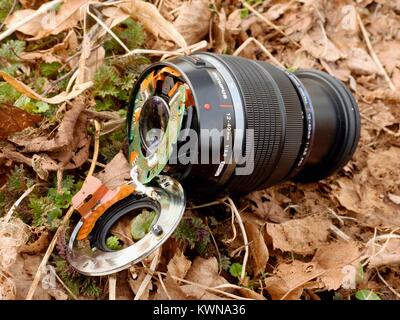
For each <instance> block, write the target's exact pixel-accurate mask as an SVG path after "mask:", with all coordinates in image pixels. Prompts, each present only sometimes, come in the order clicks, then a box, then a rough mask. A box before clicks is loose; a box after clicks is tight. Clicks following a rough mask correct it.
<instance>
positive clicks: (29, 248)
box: [19, 230, 50, 254]
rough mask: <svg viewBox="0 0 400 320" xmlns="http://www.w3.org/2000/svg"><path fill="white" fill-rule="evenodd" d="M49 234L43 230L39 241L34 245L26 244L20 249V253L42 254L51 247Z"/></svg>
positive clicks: (33, 243)
mask: <svg viewBox="0 0 400 320" xmlns="http://www.w3.org/2000/svg"><path fill="white" fill-rule="evenodd" d="M49 243H50V242H49V233H48V231H47V230H43V231H42V232H41V233H40V236H39V238H38V239H37V240H35V241H34V242H32V243H28V244H24V245H23V246H21V248H20V249H19V252H20V253H29V254H38V253H42V252H43V251H45V250H46V249H47V247H48V246H49Z"/></svg>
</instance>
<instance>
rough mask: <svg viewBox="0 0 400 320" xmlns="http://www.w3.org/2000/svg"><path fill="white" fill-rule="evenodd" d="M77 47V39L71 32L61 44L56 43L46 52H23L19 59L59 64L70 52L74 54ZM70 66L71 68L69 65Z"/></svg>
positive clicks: (72, 31)
mask: <svg viewBox="0 0 400 320" xmlns="http://www.w3.org/2000/svg"><path fill="white" fill-rule="evenodd" d="M77 47H78V39H77V36H76V34H75V32H74V30H71V31H70V32H69V33H68V34H67V35H66V37H65V38H64V39H63V41H62V42H60V43H57V44H56V45H55V46H53V47H51V48H50V49H46V50H39V51H34V52H23V53H22V54H20V57H21V58H22V59H24V60H36V59H41V60H43V61H44V62H46V63H52V62H59V63H64V62H65V61H66V60H67V59H68V57H69V53H70V52H74V51H75V50H76V49H77ZM70 66H71V67H73V66H72V65H71V63H70Z"/></svg>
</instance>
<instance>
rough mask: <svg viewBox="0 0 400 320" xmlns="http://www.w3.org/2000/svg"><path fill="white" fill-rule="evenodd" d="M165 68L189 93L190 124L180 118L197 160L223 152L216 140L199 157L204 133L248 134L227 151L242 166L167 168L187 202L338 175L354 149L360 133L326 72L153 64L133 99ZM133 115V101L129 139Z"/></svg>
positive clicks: (205, 59)
mask: <svg viewBox="0 0 400 320" xmlns="http://www.w3.org/2000/svg"><path fill="white" fill-rule="evenodd" d="M164 66H170V67H172V68H175V69H176V70H178V71H179V73H180V74H181V75H182V78H183V81H185V82H186V83H187V84H188V85H189V87H190V89H191V92H192V95H193V98H194V101H195V104H196V105H195V106H194V112H193V115H192V116H191V117H190V119H192V121H191V122H190V121H189V122H188V121H187V120H188V118H186V119H185V120H186V121H184V123H185V126H186V127H187V128H189V127H190V128H192V129H194V130H196V131H197V133H198V134H199V142H198V152H199V154H201V153H203V154H204V153H210V154H211V153H212V152H219V153H220V154H221V155H222V154H223V153H224V145H223V144H222V140H221V144H220V145H217V146H215V145H213V146H212V149H211V148H210V150H208V149H207V150H204V143H205V141H208V140H207V139H211V138H209V137H207V136H206V137H204V136H203V133H202V132H203V129H205V130H210V129H218V130H224V129H227V128H230V127H231V126H232V129H233V131H234V130H236V132H240V130H238V129H245V130H244V131H246V130H247V132H244V133H243V134H242V135H243V136H242V139H236V138H237V137H236V133H235V139H234V145H233V151H236V152H237V151H238V150H239V151H240V152H241V153H242V154H243V155H244V158H245V159H246V162H245V163H237V162H235V161H234V162H232V163H225V162H224V161H222V162H221V163H217V164H216V163H210V164H204V163H198V164H193V163H192V164H188V165H184V166H182V165H180V164H177V165H171V166H170V167H169V170H170V172H173V173H174V174H176V173H178V178H179V173H180V172H181V173H183V172H184V174H183V175H181V177H182V183H183V185H184V187H185V189H186V191H187V192H188V195H189V196H192V197H207V196H215V195H216V194H221V193H233V194H246V193H249V192H251V191H253V190H258V189H263V188H267V187H270V186H272V185H274V184H276V183H279V182H281V181H285V180H288V179H293V180H295V181H300V182H311V181H317V180H320V179H323V178H325V177H327V176H329V175H330V174H332V173H334V172H335V171H337V170H339V169H340V168H342V167H343V166H344V165H345V164H346V163H347V162H348V161H349V160H350V158H351V157H352V155H353V153H354V151H355V149H356V146H357V143H358V140H359V134H360V119H359V111H358V107H357V104H356V102H355V100H354V98H353V96H352V94H351V93H350V91H349V90H348V89H347V88H346V86H345V85H344V84H343V83H342V82H340V81H339V80H337V79H335V78H334V77H332V76H330V75H328V74H326V73H323V72H321V71H316V70H299V71H296V72H295V73H289V72H288V71H286V70H282V69H280V68H277V67H274V66H272V65H270V64H268V63H266V62H261V61H252V60H248V59H245V58H241V57H233V56H227V55H217V54H212V53H198V54H195V55H193V56H186V57H178V58H174V59H172V60H170V61H168V62H161V63H156V64H153V65H152V66H151V67H150V68H148V69H147V70H146V71H145V72H144V74H143V75H142V76H141V77H140V78H139V80H138V84H137V85H136V86H135V88H134V90H133V95H132V96H133V97H134V96H135V95H136V93H137V92H138V88H139V86H140V82H141V80H142V79H144V77H145V76H146V74H148V73H149V72H151V71H152V70H155V69H157V68H162V67H164ZM229 106H231V107H232V108H229ZM227 107H228V108H227ZM133 109H134V99H133V98H132V99H131V107H130V110H129V112H128V132H129V123H130V120H129V119H130V117H131V115H132V114H133ZM233 131H232V132H233ZM249 131H251V132H252V134H253V137H252V135H251V134H250V135H248V132H249ZM238 136H239V134H238ZM178 160H179V159H178ZM243 166H248V167H253V168H254V169H253V171H252V172H251V173H249V174H246V175H238V174H236V173H237V170H236V169H238V168H241V167H243ZM171 168H172V170H171ZM174 169H175V171H174ZM177 171H179V172H177Z"/></svg>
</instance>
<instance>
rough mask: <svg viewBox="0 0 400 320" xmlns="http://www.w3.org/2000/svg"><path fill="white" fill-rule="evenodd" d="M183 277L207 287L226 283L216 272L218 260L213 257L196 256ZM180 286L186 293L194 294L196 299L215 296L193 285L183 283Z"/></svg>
mask: <svg viewBox="0 0 400 320" xmlns="http://www.w3.org/2000/svg"><path fill="white" fill-rule="evenodd" d="M185 279H186V280H189V281H192V282H195V283H199V284H202V285H204V286H207V287H215V286H218V285H221V284H225V283H228V281H226V280H225V278H223V277H221V276H220V275H219V274H218V261H217V259H216V258H215V257H213V258H209V259H204V258H201V257H197V258H196V259H195V260H194V261H193V263H192V266H191V268H190V269H189V272H188V273H187V276H186V278H185ZM180 288H181V289H182V291H183V292H184V293H185V294H186V295H190V296H194V297H195V298H196V299H203V300H204V299H210V298H212V299H214V298H216V296H215V295H214V294H210V293H209V292H207V291H206V290H204V289H202V288H200V287H197V286H194V285H183V286H181V287H180Z"/></svg>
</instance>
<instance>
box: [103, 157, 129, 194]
mask: <svg viewBox="0 0 400 320" xmlns="http://www.w3.org/2000/svg"><path fill="white" fill-rule="evenodd" d="M97 177H98V178H99V179H100V180H101V181H102V182H103V183H104V184H105V185H106V186H107V187H108V188H110V189H113V188H116V187H117V186H120V185H121V184H123V183H124V182H126V181H127V180H131V176H130V167H129V163H128V160H126V158H125V156H124V154H123V153H122V152H119V153H118V154H117V155H116V156H115V157H114V158H113V159H112V160H111V161H110V162H109V163H108V164H107V166H106V167H105V168H104V170H102V171H101V172H100V173H99V174H98V175H97Z"/></svg>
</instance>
